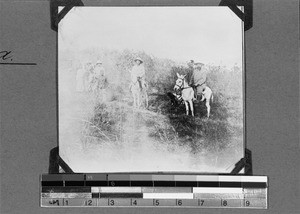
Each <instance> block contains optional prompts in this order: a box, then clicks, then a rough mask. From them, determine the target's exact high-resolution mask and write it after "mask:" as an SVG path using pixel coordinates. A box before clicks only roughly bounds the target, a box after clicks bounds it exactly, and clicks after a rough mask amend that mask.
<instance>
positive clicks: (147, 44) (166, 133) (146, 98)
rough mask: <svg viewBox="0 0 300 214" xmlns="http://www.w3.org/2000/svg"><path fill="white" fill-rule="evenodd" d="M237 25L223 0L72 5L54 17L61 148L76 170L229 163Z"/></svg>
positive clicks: (236, 99)
mask: <svg viewBox="0 0 300 214" xmlns="http://www.w3.org/2000/svg"><path fill="white" fill-rule="evenodd" d="M243 30H244V29H243V22H242V20H241V19H240V18H239V17H238V16H237V15H236V14H234V13H233V12H232V11H231V10H230V9H229V8H228V7H182V6H178V7H73V8H72V10H71V11H69V12H68V14H67V15H66V16H65V17H64V18H63V19H62V20H61V21H60V22H59V25H58V116H59V123H58V126H59V155H60V157H61V158H62V159H63V160H64V161H65V162H66V163H67V164H68V165H69V166H70V167H71V169H72V170H73V171H74V172H181V173H230V172H231V170H232V169H233V168H234V166H235V164H236V163H237V162H238V161H239V160H240V159H241V158H243V157H244V152H245V142H244V139H245V131H244V129H245V125H244V124H245V118H244V107H245V103H244V102H245V93H244V85H245V84H244V72H245V71H244V34H243Z"/></svg>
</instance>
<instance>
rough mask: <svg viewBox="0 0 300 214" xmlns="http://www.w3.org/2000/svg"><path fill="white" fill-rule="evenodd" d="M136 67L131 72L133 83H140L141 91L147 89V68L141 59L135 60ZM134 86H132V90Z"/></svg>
mask: <svg viewBox="0 0 300 214" xmlns="http://www.w3.org/2000/svg"><path fill="white" fill-rule="evenodd" d="M134 63H135V65H134V66H133V67H132V69H131V71H129V72H130V77H131V82H132V83H135V82H136V81H139V84H140V87H141V89H143V88H145V86H146V82H145V75H146V72H145V67H144V64H143V60H142V59H141V58H140V57H137V58H135V59H134ZM131 86H132V84H130V88H131Z"/></svg>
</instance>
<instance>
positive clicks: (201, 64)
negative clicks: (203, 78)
mask: <svg viewBox="0 0 300 214" xmlns="http://www.w3.org/2000/svg"><path fill="white" fill-rule="evenodd" d="M203 65H204V63H202V62H195V63H194V66H195V67H202V66H203Z"/></svg>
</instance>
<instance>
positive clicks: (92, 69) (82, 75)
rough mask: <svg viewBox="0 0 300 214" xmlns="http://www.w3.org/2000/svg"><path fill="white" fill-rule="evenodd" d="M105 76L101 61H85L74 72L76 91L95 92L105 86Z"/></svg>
mask: <svg viewBox="0 0 300 214" xmlns="http://www.w3.org/2000/svg"><path fill="white" fill-rule="evenodd" d="M107 84H108V83H107V78H106V74H105V69H104V67H103V65H102V62H101V61H100V60H98V61H97V62H96V64H94V65H93V64H92V63H91V62H87V63H86V64H84V65H81V68H80V69H78V70H77V74H76V91H77V92H84V91H89V92H96V91H99V90H101V89H104V88H106V87H107Z"/></svg>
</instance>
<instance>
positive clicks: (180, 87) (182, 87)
mask: <svg viewBox="0 0 300 214" xmlns="http://www.w3.org/2000/svg"><path fill="white" fill-rule="evenodd" d="M178 79H181V80H182V85H178V84H177V83H176V84H175V86H178V88H179V89H180V91H182V90H184V89H187V88H192V86H187V87H184V78H180V77H178ZM176 82H177V81H176Z"/></svg>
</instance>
